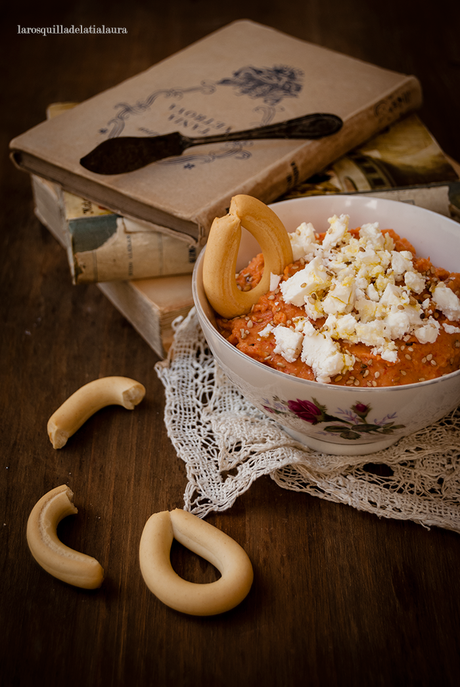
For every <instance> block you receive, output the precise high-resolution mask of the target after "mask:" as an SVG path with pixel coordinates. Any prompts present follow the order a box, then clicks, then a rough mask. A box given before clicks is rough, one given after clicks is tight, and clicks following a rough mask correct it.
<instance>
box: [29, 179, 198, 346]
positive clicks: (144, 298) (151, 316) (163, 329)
mask: <svg viewBox="0 0 460 687" xmlns="http://www.w3.org/2000/svg"><path fill="white" fill-rule="evenodd" d="M32 188H33V194H34V201H35V214H36V215H37V217H38V219H39V220H40V222H42V224H44V225H45V226H46V227H47V228H48V229H49V231H50V232H51V233H52V234H53V236H54V237H55V238H56V239H57V240H58V241H59V243H60V244H61V245H62V246H63V247H64V248H66V249H68V245H67V243H68V232H67V227H66V222H65V216H64V214H63V212H62V206H61V200H60V187H59V186H58V185H57V184H52V183H50V182H48V181H45V180H43V179H41V178H39V177H36V176H32ZM69 279H70V275H69ZM97 286H98V288H99V289H100V290H101V291H102V292H103V293H104V295H105V296H106V297H107V298H108V299H109V300H110V301H111V302H112V303H113V305H114V306H115V307H116V308H117V310H119V311H120V312H121V314H122V315H123V316H124V317H126V319H127V320H128V321H129V322H130V323H131V324H132V325H133V327H134V328H135V329H136V331H137V332H138V333H139V334H140V335H141V336H142V337H143V338H144V339H145V340H146V341H147V343H148V344H149V345H150V346H151V348H152V349H153V350H154V351H155V352H156V353H157V355H159V356H160V357H161V358H163V357H164V356H165V355H166V352H167V351H168V349H169V347H170V345H171V343H172V339H173V329H172V322H173V321H174V320H175V319H176V317H179V316H181V315H182V316H184V315H186V314H187V313H188V312H189V310H190V308H191V307H192V306H193V297H192V278H191V275H179V276H168V277H158V278H153V279H142V280H133V281H112V282H105V283H100V284H97ZM75 288H78V286H76V287H75Z"/></svg>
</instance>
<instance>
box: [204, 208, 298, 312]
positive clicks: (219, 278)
mask: <svg viewBox="0 0 460 687" xmlns="http://www.w3.org/2000/svg"><path fill="white" fill-rule="evenodd" d="M242 226H243V227H244V228H245V229H247V230H248V231H249V232H250V233H251V234H252V235H253V236H254V238H255V239H256V240H257V241H258V243H259V245H260V247H261V249H262V253H263V256H264V265H265V267H264V272H263V275H262V278H261V280H260V282H259V284H258V285H257V286H256V287H255V288H254V289H252V290H251V291H247V292H245V291H241V290H240V289H239V288H238V286H237V284H236V281H235V272H236V261H237V257H238V248H239V245H240V241H241V227H242ZM291 262H292V248H291V243H290V241H289V235H288V233H287V231H286V229H285V227H284V225H283V223H282V222H281V220H280V219H279V217H278V216H277V215H276V214H275V213H274V212H273V210H271V209H270V208H269V207H267V205H265V203H262V202H261V201H260V200H257V199H256V198H253V197H252V196H246V195H237V196H235V197H234V198H232V201H231V204H230V210H229V213H228V215H225V217H220V218H216V219H215V220H214V222H213V224H212V226H211V229H210V233H209V237H208V241H207V244H206V251H205V256H204V261H203V286H204V290H205V293H206V296H207V298H208V300H209V302H210V304H211V305H212V307H213V308H214V310H215V311H216V312H217V313H218V314H219V315H221V316H222V317H227V318H231V317H236V316H238V315H244V314H245V313H247V312H249V310H250V309H251V307H252V306H253V305H254V303H257V301H258V299H259V298H260V296H261V295H262V294H264V293H266V292H267V291H268V289H269V287H270V274H271V273H273V274H281V273H282V272H283V270H284V268H285V267H286V265H288V264H289V263H291Z"/></svg>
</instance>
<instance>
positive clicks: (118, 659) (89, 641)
mask: <svg viewBox="0 0 460 687" xmlns="http://www.w3.org/2000/svg"><path fill="white" fill-rule="evenodd" d="M240 18H249V19H254V20H256V21H259V22H262V23H265V24H268V25H271V26H274V27H276V28H278V29H281V30H283V31H285V32H287V33H290V34H292V35H293V36H297V37H298V38H302V39H305V40H309V41H312V42H316V43H318V44H321V45H323V46H326V47H328V48H332V49H334V50H338V51H341V52H344V53H346V54H348V55H352V56H354V57H357V58H360V59H363V60H367V61H370V62H373V63H375V64H377V65H380V66H382V67H387V68H390V69H394V70H398V71H402V72H406V73H412V74H415V75H416V76H417V77H418V78H419V79H420V81H421V83H422V87H423V91H424V98H425V100H424V105H423V107H422V109H421V111H420V113H419V114H420V116H421V118H422V120H423V121H424V123H425V124H426V125H427V126H428V128H429V129H430V130H431V132H432V133H433V134H434V136H435V137H436V139H437V140H438V142H439V143H440V145H441V146H442V147H443V149H444V150H445V152H446V153H448V154H449V155H451V156H452V157H453V158H455V159H457V160H460V128H459V126H458V120H459V113H460V87H459V86H460V43H459V35H458V30H459V26H460V22H459V19H460V3H458V2H457V1H454V0H452V1H446V0H441V1H440V2H434V3H420V2H416V1H415V0H414V1H411V0H399V1H397V0H387V2H385V3H382V2H376V1H374V0H368V1H367V2H366V1H364V0H347V1H346V2H343V0H342V1H341V2H339V0H305V1H304V2H301V3H299V2H297V3H286V2H275V1H273V0H272V1H270V0H269V1H264V2H262V1H261V0H260V1H258V0H246V1H245V2H243V1H242V0H235V2H232V3H216V2H214V1H213V2H211V1H210V0H203V1H201V0H172V1H171V2H169V3H168V4H167V3H164V2H140V1H138V0H133V1H131V2H126V3H123V4H120V3H117V4H114V3H109V2H99V3H97V5H96V4H95V3H94V2H90V1H89V0H80V1H78V2H68V3H65V4H64V3H62V2H59V3H58V2H44V3H34V4H32V3H30V2H29V3H20V2H17V3H15V4H12V5H9V6H8V7H6V4H5V3H3V6H2V21H1V29H0V31H1V37H0V50H1V60H0V65H1V70H2V71H1V74H2V77H1V78H2V96H3V97H2V106H1V110H0V112H1V115H0V116H1V136H2V148H1V150H2V162H1V177H0V190H1V194H2V195H1V203H0V211H1V220H0V221H1V226H0V241H1V248H0V261H1V262H0V269H1V276H0V279H1V282H0V283H1V291H0V296H1V298H0V300H1V303H0V308H1V332H0V336H1V349H0V364H1V377H0V379H1V384H0V389H1V394H0V418H1V436H0V455H1V466H0V467H1V472H0V475H1V479H0V494H1V496H0V518H1V519H0V528H1V529H0V534H1V544H0V547H1V548H0V550H1V559H0V573H1V578H0V579H1V586H0V594H1V601H0V604H1V607H0V613H1V615H0V623H1V624H0V627H1V629H2V638H1V641H0V683H1V684H2V685H5V687H16V686H21V687H22V686H26V685H27V686H29V685H38V684H40V685H41V684H46V685H49V687H55V686H57V685H63V684H65V685H68V686H69V687H73V686H74V685H85V686H91V687H92V686H95V687H96V686H99V685H100V686H102V687H105V686H106V685H107V686H110V685H117V686H118V685H120V686H121V685H126V684H130V685H133V687H137V686H142V687H143V686H144V685H158V686H160V687H176V686H177V687H189V686H190V687H195V686H197V685H204V684H207V685H211V686H212V687H230V686H233V685H242V686H243V687H245V686H246V685H250V686H252V685H256V684H257V685H259V684H260V685H265V686H267V687H278V686H280V685H287V684H291V685H304V684H309V685H318V686H321V687H323V686H324V687H329V686H335V685H341V686H347V685H357V686H360V687H361V686H363V687H364V686H365V687H369V686H372V685H376V686H377V685H378V686H382V687H388V686H393V685H406V686H407V685H449V686H450V685H452V686H453V685H457V684H458V680H459V670H460V641H459V619H460V595H459V591H458V570H459V566H460V540H459V536H458V534H455V533H453V532H449V531H445V530H440V529H436V528H434V529H432V530H427V529H425V528H423V527H421V526H420V525H417V524H415V523H412V522H399V521H390V520H385V519H381V520H379V519H378V518H377V517H375V516H371V515H368V514H365V513H361V512H359V511H356V510H354V509H352V508H350V507H348V506H342V505H335V504H332V503H328V502H326V501H322V500H320V499H315V498H312V497H309V496H306V495H304V494H294V493H292V492H286V491H284V490H282V489H280V488H279V487H277V486H276V485H275V484H274V483H273V482H272V481H271V480H270V479H269V478H263V479H260V480H258V481H257V482H256V483H255V484H254V485H253V486H252V487H251V489H250V490H249V491H248V492H247V493H246V494H245V495H244V496H243V497H241V498H240V499H239V500H238V501H237V503H236V504H235V506H234V507H233V508H232V509H231V510H230V511H228V512H226V513H224V514H220V515H211V516H209V518H208V520H209V522H211V523H212V524H215V525H217V526H218V527H220V528H222V529H223V530H224V531H226V532H227V533H228V534H229V535H230V536H232V537H234V538H235V539H236V540H237V541H239V542H240V543H241V544H242V545H243V546H244V547H245V549H246V551H247V552H248V554H249V556H250V558H251V560H252V562H253V565H254V570H255V581H254V586H253V589H252V590H251V593H250V595H249V596H248V597H247V599H246V600H245V601H244V602H243V603H242V604H241V605H240V606H239V607H238V608H236V609H235V610H234V611H231V612H230V613H227V614H225V615H223V616H217V617H215V618H194V617H187V616H182V615H181V614H179V613H176V612H174V611H171V610H169V609H167V608H166V607H164V606H162V605H161V604H160V603H159V602H158V601H157V600H156V599H155V598H154V597H153V596H152V595H151V594H150V593H149V592H148V590H147V589H146V587H145V585H144V583H143V581H142V578H141V575H140V571H139V566H138V561H137V550H138V542H139V538H140V535H141V532H142V528H143V526H144V523H145V522H146V520H147V518H148V517H149V515H150V514H151V513H152V512H154V511H159V510H170V509H172V508H174V507H181V506H182V504H183V501H182V496H183V492H184V489H185V485H186V475H185V469H184V466H183V465H182V463H181V461H180V460H179V459H178V458H177V457H176V455H175V452H174V450H173V448H172V446H171V444H170V442H169V439H168V437H167V435H166V431H165V428H164V422H163V411H164V392H163V387H162V385H161V383H160V382H159V380H158V378H157V375H156V373H155V371H154V364H155V363H156V362H157V360H158V358H157V356H156V355H155V354H154V353H153V352H152V350H151V349H150V348H149V347H148V346H147V344H146V343H145V342H144V341H143V340H142V339H141V338H140V337H139V336H138V335H137V334H136V332H135V331H134V330H133V329H132V327H131V326H130V325H129V324H128V323H127V322H126V321H125V320H124V319H123V318H122V317H121V315H120V314H119V313H118V312H117V311H116V310H115V309H114V308H113V306H112V305H111V304H110V303H109V302H108V301H107V300H106V299H105V298H104V297H103V296H102V295H101V293H100V292H99V290H98V289H97V288H96V287H95V286H87V287H86V286H81V287H73V286H72V285H71V283H70V276H69V270H68V265H67V259H66V257H65V254H64V252H63V250H62V248H61V247H60V246H59V245H58V244H57V242H56V241H55V240H54V239H53V238H52V236H51V235H50V234H49V232H48V231H47V230H46V229H45V228H44V227H42V226H41V225H40V223H39V222H38V221H37V219H36V218H35V217H34V214H33V203H32V195H31V191H30V183H29V179H28V176H27V175H26V174H24V173H22V172H19V171H18V170H16V169H15V168H14V167H13V165H12V164H11V162H10V161H9V159H8V142H9V140H10V139H11V138H13V137H14V136H16V135H17V134H20V133H22V132H23V131H25V130H26V129H28V128H30V127H31V126H33V125H35V124H36V123H38V122H39V121H41V120H42V119H43V118H44V113H45V110H46V107H47V105H48V104H49V103H51V102H57V101H65V100H75V101H78V100H84V99H86V98H88V97H90V96H92V95H95V94H97V93H98V92H100V91H101V90H103V89H105V88H108V87H110V86H112V85H115V84H117V83H119V82H120V81H122V80H123V79H125V78H127V77H129V76H132V75H134V74H136V73H138V72H139V71H141V70H143V69H145V68H147V67H149V66H151V65H152V64H153V63H155V62H157V61H159V60H161V59H163V58H165V57H167V56H169V55H170V54H172V53H174V52H175V51H177V50H179V49H180V48H183V47H185V46H186V45H189V44H190V43H192V42H194V41H195V40H197V39H199V38H202V37H203V36H205V35H206V34H208V33H210V32H211V31H213V30H215V29H217V28H219V27H221V26H223V25H224V24H226V23H228V22H230V21H232V20H235V19H240ZM18 24H19V25H21V26H37V27H38V26H53V25H54V24H63V25H64V26H70V25H71V24H75V25H80V24H82V25H84V26H89V25H93V24H94V25H96V26H102V25H103V24H105V25H106V26H122V27H123V26H124V27H126V28H127V30H128V34H127V35H117V36H112V35H88V36H79V35H74V36H71V35H67V36H65V35H62V36H57V35H56V36H53V35H47V36H32V35H20V34H18V33H17V25H18ZM109 374H121V375H127V376H130V377H134V378H135V379H138V380H139V381H141V382H142V383H143V384H144V385H145V386H146V388H147V396H146V399H145V401H144V402H143V403H142V404H141V406H139V407H138V408H137V409H136V410H135V411H134V412H133V413H127V412H126V411H124V410H123V409H120V408H118V409H116V408H109V409H106V410H103V411H101V412H100V413H98V414H97V416H94V417H93V418H92V419H91V420H90V421H89V422H88V423H87V424H86V425H85V426H84V427H83V428H82V429H81V430H80V431H79V432H78V433H77V434H76V435H75V437H74V438H73V439H72V441H71V442H69V444H68V446H67V447H66V448H65V450H62V451H54V450H53V448H52V447H51V444H50V443H49V440H48V438H47V435H46V422H47V419H48V417H49V416H50V415H51V413H52V412H53V411H54V410H55V409H56V407H57V406H58V405H59V404H60V403H61V402H62V400H64V399H65V398H66V397H67V396H68V395H70V393H72V392H73V391H74V390H75V389H76V388H78V387H79V386H81V385H82V384H84V383H86V382H87V381H90V380H91V379H95V378H97V377H100V376H104V375H109ZM63 483H68V484H69V486H71V488H72V489H73V490H74V492H75V495H76V497H75V501H76V504H77V506H78V508H79V515H78V516H77V517H76V518H70V519H69V522H65V523H63V524H62V528H61V535H62V537H63V539H65V541H66V543H68V544H69V545H70V546H73V547H75V548H77V549H79V550H81V551H84V552H87V553H89V554H91V555H94V556H96V557H97V558H98V560H100V562H101V563H102V565H103V566H104V567H105V569H106V571H107V579H106V580H105V582H104V585H103V587H102V588H101V589H100V590H99V591H97V592H85V591H83V590H79V589H76V588H72V587H69V586H67V585H65V584H63V583H61V582H59V581H57V580H55V579H54V578H52V577H50V576H49V575H47V574H46V573H45V572H44V571H42V570H41V569H40V568H39V567H38V565H37V564H36V563H35V562H34V561H33V559H32V557H31V555H30V553H29V550H28V548H27V544H26V539H25V526H26V522H27V517H28V514H29V512H30V509H31V508H32V506H33V505H34V504H35V502H36V501H37V499H38V498H39V497H40V496H41V495H42V494H44V493H45V492H46V491H48V490H49V489H51V488H52V487H54V486H56V485H58V484H63ZM173 559H174V563H175V565H176V567H177V569H178V570H179V571H180V573H181V574H184V575H187V576H188V577H189V578H190V579H193V580H197V581H198V580H210V579H213V575H214V572H213V570H212V568H211V567H210V566H209V565H207V564H206V563H204V562H203V561H201V560H200V559H198V558H197V557H194V556H191V555H188V554H187V553H185V552H184V551H183V550H182V549H180V547H178V546H175V547H174V549H173Z"/></svg>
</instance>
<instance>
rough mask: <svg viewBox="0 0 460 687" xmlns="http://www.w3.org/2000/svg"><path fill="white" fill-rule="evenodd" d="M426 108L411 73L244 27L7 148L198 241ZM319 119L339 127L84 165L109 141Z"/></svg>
mask: <svg viewBox="0 0 460 687" xmlns="http://www.w3.org/2000/svg"><path fill="white" fill-rule="evenodd" d="M420 104H421V87H420V84H419V82H418V80H417V79H416V78H415V77H413V76H406V75H403V74H399V73H396V72H393V71H389V70H386V69H381V68H379V67H376V66H374V65H371V64H368V63H365V62H362V61H360V60H357V59H354V58H351V57H348V56H345V55H342V54H340V53H337V52H334V51H331V50H328V49H326V48H323V47H320V46H318V45H314V44H311V43H306V42H305V41H302V40H299V39H296V38H293V37H291V36H288V35H286V34H284V33H281V32H279V31H277V30H275V29H272V28H269V27H267V26H263V25H261V24H258V23H255V22H252V21H247V20H242V21H236V22H234V23H232V24H229V25H228V26H225V27H224V28H222V29H219V30H218V31H216V32H214V33H212V34H211V35H209V36H207V37H206V38H204V39H202V40H200V41H198V42H197V43H194V44H193V45H191V46H189V47H188V48H186V49H184V50H182V51H180V52H178V53H176V54H175V55H173V56H172V57H169V58H167V59H165V60H163V61H162V62H159V63H158V64H156V65H154V66H153V67H151V68H150V69H148V70H146V71H145V72H142V73H141V74H139V75H137V76H135V77H133V78H131V79H128V80H127V81H125V82H123V83H121V84H119V85H118V86H115V87H114V88H111V89H109V90H107V91H105V92H103V93H101V94H99V95H97V96H95V97H93V98H91V99H89V100H87V101H85V102H84V103H81V104H79V105H78V106H77V107H75V108H74V109H71V110H69V111H67V112H65V113H64V114H62V115H61V116H59V117H57V118H55V119H53V120H50V121H46V122H42V123H40V124H38V125H37V126H36V127H34V128H33V129H31V130H29V131H28V132H26V133H24V134H22V135H20V136H18V137H17V138H15V139H14V140H13V141H12V142H11V144H10V148H11V154H12V157H13V160H14V161H15V162H16V164H17V165H19V166H20V167H22V168H24V169H26V170H27V171H29V172H32V173H35V174H38V175H39V176H41V177H43V178H46V179H49V180H51V181H54V182H57V183H59V184H61V185H62V186H63V187H64V188H65V189H66V190H67V191H70V192H72V193H75V194H76V195H80V196H82V197H84V198H87V199H89V200H92V201H94V202H96V203H99V204H101V205H103V206H104V207H107V208H109V209H111V210H112V211H114V212H116V213H119V214H121V215H123V216H124V217H128V218H131V219H140V220H143V221H147V222H152V223H154V224H156V225H158V226H160V227H165V228H168V229H173V230H175V231H180V232H182V233H185V234H187V235H189V236H190V237H191V238H192V239H193V240H194V241H195V242H196V243H200V242H201V243H203V242H204V241H205V239H206V234H207V231H208V230H209V227H210V225H211V223H212V220H213V219H214V217H215V216H218V215H223V214H225V212H226V209H227V207H228V205H229V202H230V199H231V197H232V196H233V195H235V194H237V193H249V194H252V195H254V196H256V197H258V198H260V199H261V200H263V201H265V202H271V201H273V200H275V199H276V198H277V197H279V196H280V195H282V194H283V193H286V192H288V191H289V189H291V188H293V187H294V186H295V185H296V184H297V183H298V182H299V181H300V180H302V179H304V178H307V177H308V176H311V175H312V174H314V173H315V172H318V171H320V170H322V169H324V168H325V167H326V166H327V165H328V164H330V163H331V162H333V161H334V160H336V159H337V158H339V157H340V156H342V155H344V154H345V153H346V152H348V151H349V150H351V149H352V148H354V147H356V146H357V145H359V144H360V143H362V142H363V141H365V140H367V139H368V138H369V137H370V136H372V135H373V134H375V133H376V132H377V131H379V130H382V129H383V128H385V127H386V126H388V125H389V124H391V123H392V122H394V121H396V120H397V119H399V118H400V117H401V116H402V115H403V114H405V113H406V112H408V111H410V110H413V109H415V108H417V107H418V106H419V105H420ZM315 113H330V114H334V115H337V116H339V117H340V118H341V119H342V120H343V127H342V129H341V130H340V131H339V132H337V133H335V134H333V135H332V136H328V137H325V138H322V139H318V140H309V141H308V140H286V139H283V140H267V139H265V140H259V141H233V142H231V143H226V144H225V143H224V144H222V143H220V144H206V145H202V146H198V147H195V148H192V149H189V150H188V151H186V152H185V153H183V154H182V155H181V156H178V157H174V158H167V159H164V160H161V161H159V162H156V163H153V164H150V165H148V166H147V167H144V168H142V169H140V170H137V171H135V172H130V173H127V174H118V175H115V176H106V175H98V174H95V173H92V172H89V171H87V170H85V169H84V168H83V167H82V166H81V165H80V162H79V161H80V159H81V158H82V157H83V156H85V155H86V154H87V153H89V152H90V151H91V150H92V149H93V148H95V147H96V146H97V145H98V144H99V143H101V142H102V141H104V140H105V139H107V138H112V137H117V136H125V135H131V136H146V135H150V136H151V135H156V134H160V133H169V132H173V131H180V132H181V133H183V134H186V135H189V136H194V137H195V136H206V135H208V134H213V133H222V132H227V131H238V130H243V129H248V128H252V127H257V126H261V125H266V124H271V123H275V122H280V121H283V120H287V119H292V118H295V117H299V116H302V115H306V114H315Z"/></svg>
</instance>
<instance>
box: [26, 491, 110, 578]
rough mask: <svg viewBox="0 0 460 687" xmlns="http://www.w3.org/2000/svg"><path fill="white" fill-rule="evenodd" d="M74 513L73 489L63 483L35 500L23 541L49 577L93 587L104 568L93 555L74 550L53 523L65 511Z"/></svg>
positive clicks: (60, 517) (55, 523) (62, 515)
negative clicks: (59, 535) (63, 540)
mask: <svg viewBox="0 0 460 687" xmlns="http://www.w3.org/2000/svg"><path fill="white" fill-rule="evenodd" d="M75 513H78V510H77V508H76V507H75V506H74V504H73V492H72V490H71V489H69V487H68V486H66V485H65V484H63V485H62V486H60V487H56V488H55V489H52V490H51V491H49V492H48V493H47V494H45V495H44V496H42V498H41V499H40V500H39V501H37V503H36V504H35V506H34V507H33V508H32V511H31V513H30V515H29V519H28V521H27V543H28V545H29V549H30V551H31V553H32V556H33V557H34V558H35V560H36V561H37V563H38V564H39V565H40V566H41V567H42V568H43V569H44V570H46V572H48V573H49V574H50V575H53V577H57V578H58V579H59V580H62V581H63V582H67V583H68V584H72V585H74V586H75V587H82V588H83V589H97V588H98V587H100V586H101V584H102V581H103V579H104V570H103V568H102V567H101V565H100V564H99V563H98V562H97V560H96V559H95V558H92V557H91V556H87V555H86V554H85V553H80V552H79V551H75V550H74V549H71V548H70V547H68V546H66V545H65V544H63V543H62V542H61V541H60V539H59V538H58V536H57V526H58V524H59V523H60V522H61V520H62V519H63V518H65V517H66V516H67V515H74V514H75Z"/></svg>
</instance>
